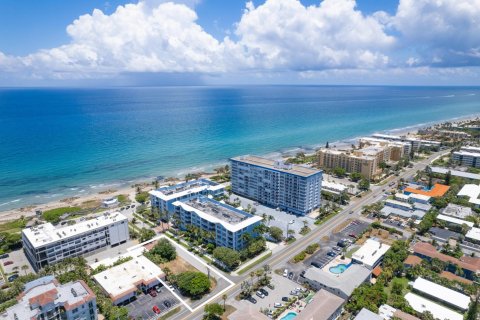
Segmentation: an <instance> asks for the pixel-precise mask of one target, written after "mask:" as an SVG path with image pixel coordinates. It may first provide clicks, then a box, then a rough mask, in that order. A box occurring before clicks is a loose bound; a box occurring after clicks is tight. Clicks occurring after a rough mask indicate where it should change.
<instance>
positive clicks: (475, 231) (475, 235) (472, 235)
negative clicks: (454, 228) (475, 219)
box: [465, 227, 480, 241]
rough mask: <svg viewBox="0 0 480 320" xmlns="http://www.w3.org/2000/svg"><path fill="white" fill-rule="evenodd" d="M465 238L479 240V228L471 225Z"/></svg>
mask: <svg viewBox="0 0 480 320" xmlns="http://www.w3.org/2000/svg"><path fill="white" fill-rule="evenodd" d="M465 238H468V239H473V240H476V241H480V228H475V227H472V228H471V229H470V230H468V232H467V234H466V235H465Z"/></svg>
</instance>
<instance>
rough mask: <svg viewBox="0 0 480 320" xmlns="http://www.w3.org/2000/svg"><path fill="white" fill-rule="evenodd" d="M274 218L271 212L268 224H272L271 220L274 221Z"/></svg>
mask: <svg viewBox="0 0 480 320" xmlns="http://www.w3.org/2000/svg"><path fill="white" fill-rule="evenodd" d="M273 220H275V217H274V216H272V215H271V214H270V215H269V216H268V226H270V221H273Z"/></svg>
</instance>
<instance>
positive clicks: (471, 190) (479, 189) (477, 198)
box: [457, 184, 480, 205]
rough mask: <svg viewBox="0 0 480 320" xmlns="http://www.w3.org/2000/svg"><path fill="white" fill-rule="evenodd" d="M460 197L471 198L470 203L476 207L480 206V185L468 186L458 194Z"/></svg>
mask: <svg viewBox="0 0 480 320" xmlns="http://www.w3.org/2000/svg"><path fill="white" fill-rule="evenodd" d="M457 196H458V197H461V196H464V197H468V198H470V200H468V202H470V203H473V204H475V205H480V185H476V184H466V185H464V186H463V188H462V189H461V190H460V191H459V192H458V193H457Z"/></svg>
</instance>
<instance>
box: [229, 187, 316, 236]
mask: <svg viewBox="0 0 480 320" xmlns="http://www.w3.org/2000/svg"><path fill="white" fill-rule="evenodd" d="M237 198H238V199H240V204H241V206H242V208H244V209H245V208H248V205H251V206H252V207H254V208H255V209H256V213H255V214H257V215H262V214H264V213H265V214H267V215H269V216H272V217H273V219H272V220H271V221H269V222H268V225H269V226H275V227H278V228H280V229H282V230H283V232H284V233H285V235H286V233H287V225H288V229H289V230H293V231H295V236H296V237H298V236H299V234H298V233H299V232H300V229H301V228H302V227H303V221H307V223H308V226H309V227H310V228H311V229H313V228H314V227H315V225H314V224H313V223H314V222H315V220H314V219H312V218H310V217H299V216H296V215H294V214H291V213H287V212H284V211H277V210H276V209H275V208H270V207H267V206H264V205H262V204H259V203H256V202H255V201H253V200H250V199H247V198H244V197H241V196H238V195H235V194H233V195H231V196H230V201H234V200H235V199H237ZM292 221H293V223H292V224H290V222H292Z"/></svg>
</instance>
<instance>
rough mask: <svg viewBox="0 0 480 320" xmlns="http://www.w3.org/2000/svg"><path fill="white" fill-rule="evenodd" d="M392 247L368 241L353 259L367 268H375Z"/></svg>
mask: <svg viewBox="0 0 480 320" xmlns="http://www.w3.org/2000/svg"><path fill="white" fill-rule="evenodd" d="M388 249H390V246H389V245H387V244H384V243H381V242H380V241H377V240H374V239H367V241H365V243H364V244H363V245H362V246H361V247H360V249H358V250H357V251H356V252H355V253H354V254H353V255H352V259H353V260H355V261H358V262H361V263H363V264H365V265H367V266H373V265H374V264H375V263H376V262H377V261H378V260H379V259H381V258H382V257H383V255H384V254H385V252H387V251H388Z"/></svg>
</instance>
